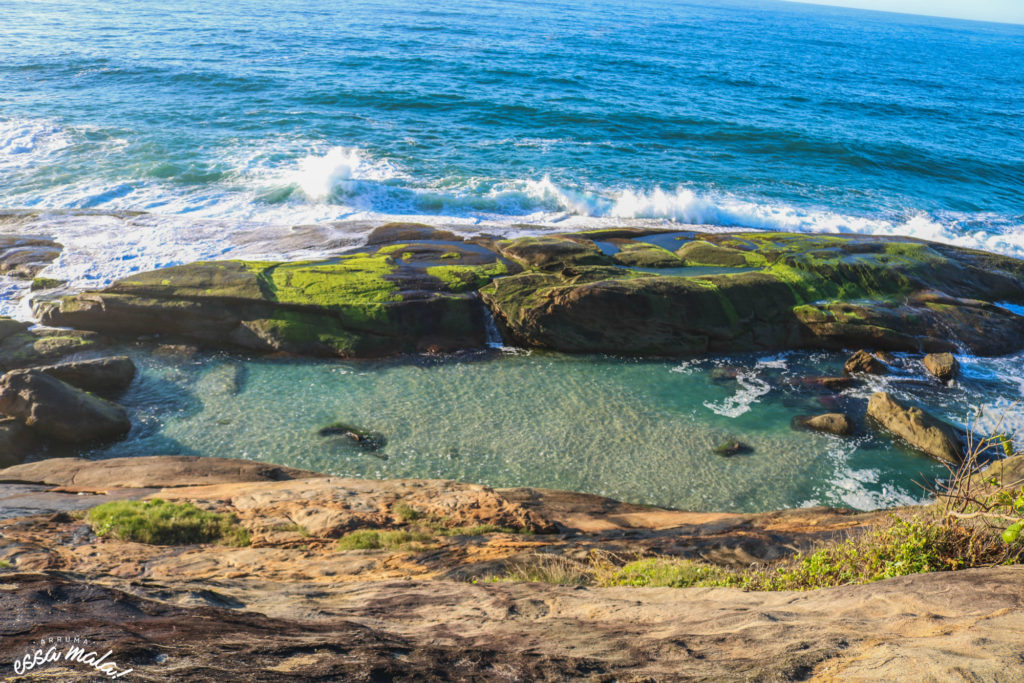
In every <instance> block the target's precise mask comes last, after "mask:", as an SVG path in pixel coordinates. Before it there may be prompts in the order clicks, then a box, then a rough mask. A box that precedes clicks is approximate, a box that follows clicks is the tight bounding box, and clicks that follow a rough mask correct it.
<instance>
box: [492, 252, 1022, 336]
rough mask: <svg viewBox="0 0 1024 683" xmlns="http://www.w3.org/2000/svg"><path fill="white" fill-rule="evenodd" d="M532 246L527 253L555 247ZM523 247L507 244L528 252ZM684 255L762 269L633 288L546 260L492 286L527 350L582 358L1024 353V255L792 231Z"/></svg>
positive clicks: (654, 277)
mask: <svg viewBox="0 0 1024 683" xmlns="http://www.w3.org/2000/svg"><path fill="white" fill-rule="evenodd" d="M523 239H524V240H525V242H524V245H525V246H526V247H528V249H527V250H526V252H525V253H527V254H531V253H532V251H533V250H536V249H539V248H540V246H541V245H540V244H539V243H538V242H537V239H538V238H523ZM516 242H518V240H515V241H512V242H511V243H502V244H501V245H500V248H501V249H502V251H503V253H506V254H512V255H516V254H519V255H520V256H521V255H522V254H523V253H524V252H523V250H522V249H520V248H518V247H517V244H516ZM581 242H583V240H582V239H581V238H579V237H576V238H575V240H574V241H573V244H574V245H576V246H574V247H573V248H572V249H573V250H574V251H572V252H571V253H572V254H573V255H574V258H575V259H576V261H577V262H579V258H578V256H576V255H579V254H584V253H588V254H593V251H588V250H587V249H586V247H585V245H581ZM676 255H677V256H679V257H681V258H682V259H683V260H684V261H685V262H686V263H688V264H700V265H714V266H729V267H738V268H749V270H747V271H741V272H737V273H720V274H712V275H706V274H700V275H698V274H695V275H694V276H691V277H687V276H685V275H680V274H678V272H677V271H673V272H672V274H666V275H661V274H657V273H640V274H639V275H642V277H637V278H628V279H627V278H625V277H623V276H621V275H618V274H616V275H612V274H608V273H607V271H606V270H605V269H602V270H600V271H598V270H594V271H591V272H590V273H589V274H586V275H584V276H581V274H582V273H584V271H585V269H584V267H582V266H576V267H570V268H566V265H568V264H566V263H565V262H564V261H563V263H562V270H561V271H560V272H555V271H554V269H552V268H550V267H548V262H546V261H543V260H541V261H540V263H542V264H543V265H544V267H545V269H546V271H547V272H545V273H544V274H542V275H541V274H538V273H534V272H528V273H523V274H521V275H516V276H512V277H508V278H502V279H500V280H496V281H494V282H492V283H491V284H490V285H488V286H486V287H484V288H483V289H482V290H481V291H482V294H483V296H484V298H485V300H486V301H487V303H488V304H489V305H490V307H491V308H492V310H493V311H494V313H495V315H496V317H497V318H498V319H499V320H500V321H501V322H502V323H503V324H504V325H505V328H506V330H507V331H508V333H509V334H510V335H511V336H512V338H513V339H514V341H515V342H516V343H518V344H521V345H523V346H539V347H546V348H552V349H556V350H561V351H569V352H586V351H601V352H609V353H621V354H632V355H636V354H658V355H687V354H695V353H707V352H737V351H761V350H782V349H791V348H845V347H850V346H873V347H876V348H883V349H889V350H893V351H896V350H903V351H950V350H956V349H960V348H965V349H967V350H969V351H971V352H974V353H978V354H983V355H996V354H1002V353H1008V352H1010V351H1014V350H1017V349H1019V348H1021V347H1022V346H1024V318H1022V317H1020V316H1017V315H1014V314H1012V313H1010V312H1009V311H1007V310H1005V309H1003V308H1000V307H998V306H995V305H994V303H995V302H998V301H1010V302H1021V301H1024V285H1022V276H1024V262H1022V261H1019V260H1017V259H1012V258H1009V257H1002V256H997V255H994V254H983V253H981V252H975V251H971V250H966V249H959V248H956V247H950V246H945V245H938V244H929V243H925V242H920V241H917V240H910V239H904V238H873V237H864V236H857V235H805V234H790V233H723V234H718V235H705V236H703V237H702V239H701V240H699V241H695V242H688V243H686V244H684V245H683V246H681V247H680V248H679V249H678V250H677V251H676ZM532 261H533V262H534V263H536V262H537V261H538V259H536V258H534V259H532ZM620 270H621V269H620ZM634 275H636V273H634Z"/></svg>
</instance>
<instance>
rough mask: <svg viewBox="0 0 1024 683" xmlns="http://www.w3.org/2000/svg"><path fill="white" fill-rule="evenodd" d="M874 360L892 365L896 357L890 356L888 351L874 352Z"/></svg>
mask: <svg viewBox="0 0 1024 683" xmlns="http://www.w3.org/2000/svg"><path fill="white" fill-rule="evenodd" d="M875 358H877V359H878V360H880V361H882V362H883V363H885V364H887V365H892V364H893V363H895V362H896V356H894V355H892V354H891V353H889V352H888V351H884V350H883V351H875Z"/></svg>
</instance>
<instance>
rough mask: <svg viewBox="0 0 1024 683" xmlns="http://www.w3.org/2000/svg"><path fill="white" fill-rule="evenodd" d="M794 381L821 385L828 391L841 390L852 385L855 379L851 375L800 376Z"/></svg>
mask: <svg viewBox="0 0 1024 683" xmlns="http://www.w3.org/2000/svg"><path fill="white" fill-rule="evenodd" d="M796 383H797V384H798V385H802V386H807V387H821V388H823V389H827V390H829V391H842V390H843V389H849V388H850V387H852V386H853V385H854V384H856V383H857V380H855V379H854V378H852V377H801V378H800V379H798V380H797V382H796Z"/></svg>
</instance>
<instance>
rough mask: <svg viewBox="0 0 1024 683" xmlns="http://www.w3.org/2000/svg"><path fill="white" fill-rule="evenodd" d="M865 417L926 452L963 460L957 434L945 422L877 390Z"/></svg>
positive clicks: (936, 456)
mask: <svg viewBox="0 0 1024 683" xmlns="http://www.w3.org/2000/svg"><path fill="white" fill-rule="evenodd" d="M868 416H869V417H870V418H872V419H873V420H874V421H875V422H876V423H877V424H879V425H881V426H882V427H884V428H885V429H886V430H887V431H889V432H891V433H892V434H895V435H896V436H898V437H899V438H901V439H902V440H904V441H905V442H907V443H908V444H909V445H910V446H912V447H913V448H915V449H917V450H919V451H921V452H922V453H924V454H926V455H930V456H931V457H933V458H935V459H937V460H942V461H944V462H949V463H953V464H959V463H960V462H962V461H963V447H962V445H961V443H962V438H961V434H960V433H959V432H958V431H957V430H956V429H955V428H953V427H952V426H950V425H949V424H947V423H945V422H943V421H942V420H939V419H938V418H936V417H934V416H932V415H930V414H928V413H926V412H925V411H923V410H921V409H920V408H918V407H916V406H909V405H906V404H904V403H901V402H900V401H898V400H896V399H895V398H893V397H892V396H891V395H890V394H888V393H886V392H884V391H880V392H877V393H875V394H872V395H871V399H870V400H869V401H868Z"/></svg>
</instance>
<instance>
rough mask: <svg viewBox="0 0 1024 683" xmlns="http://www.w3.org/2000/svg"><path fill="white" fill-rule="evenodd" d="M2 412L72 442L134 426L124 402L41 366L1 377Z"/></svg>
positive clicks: (118, 433) (115, 433) (43, 433)
mask: <svg viewBox="0 0 1024 683" xmlns="http://www.w3.org/2000/svg"><path fill="white" fill-rule="evenodd" d="M0 413H3V414H4V415H9V416H10V417H15V418H18V419H19V420H21V421H22V422H23V423H24V424H25V425H26V426H28V427H30V428H31V429H32V430H33V431H34V432H35V433H36V434H38V435H40V436H43V437H46V438H51V439H57V440H60V441H68V442H73V443H80V442H86V441H92V440H94V439H108V438H114V437H119V436H123V435H124V434H126V433H127V432H128V430H130V429H131V422H130V421H129V420H128V416H127V414H126V413H125V411H124V409H123V408H122V407H121V406H119V405H116V404H114V403H111V402H109V401H105V400H103V399H101V398H98V397H96V396H93V395H92V394H89V393H86V392H84V391H81V390H80V389H76V388H74V387H73V386H71V385H70V384H67V383H65V382H62V381H60V380H59V379H57V378H55V377H51V376H50V375H48V374H46V373H45V372H41V371H39V370H15V371H12V372H8V373H7V374H6V375H4V376H3V378H0Z"/></svg>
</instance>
